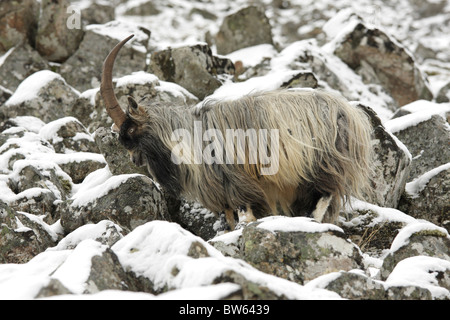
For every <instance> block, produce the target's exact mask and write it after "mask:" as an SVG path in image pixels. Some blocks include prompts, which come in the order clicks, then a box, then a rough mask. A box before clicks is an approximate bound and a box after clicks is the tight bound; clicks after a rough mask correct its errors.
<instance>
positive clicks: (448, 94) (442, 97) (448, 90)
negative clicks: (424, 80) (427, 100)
mask: <svg viewBox="0 0 450 320" xmlns="http://www.w3.org/2000/svg"><path fill="white" fill-rule="evenodd" d="M449 101H450V82H449V83H447V84H446V85H444V86H443V87H442V88H441V89H439V92H438V94H437V96H436V102H437V103H442V102H449Z"/></svg>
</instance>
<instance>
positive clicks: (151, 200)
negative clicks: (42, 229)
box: [61, 169, 170, 233]
mask: <svg viewBox="0 0 450 320" xmlns="http://www.w3.org/2000/svg"><path fill="white" fill-rule="evenodd" d="M102 170H103V171H102ZM104 170H107V169H101V170H97V171H96V173H97V174H96V175H95V174H91V176H90V180H89V181H85V183H86V184H88V186H89V184H90V183H91V180H92V179H96V178H97V179H98V178H99V177H100V178H103V179H104V177H105V171H104ZM106 176H107V175H106ZM94 181H95V180H94ZM81 190H82V191H81V192H79V193H77V194H75V195H74V196H73V197H72V198H71V199H70V200H69V201H67V202H65V203H64V205H63V206H62V208H61V225H62V227H63V228H64V231H65V232H66V233H69V232H72V231H74V230H75V229H77V228H78V227H80V226H82V225H84V224H86V223H98V222H100V221H102V220H105V219H108V220H111V221H113V222H114V223H117V224H118V225H119V226H120V227H122V228H123V229H124V230H125V231H126V232H129V231H131V230H133V229H134V228H136V227H137V226H139V225H141V224H144V223H146V222H148V221H152V220H156V219H163V220H170V217H169V216H168V212H167V206H166V203H165V201H164V198H163V195H162V192H161V191H160V190H159V188H158V187H157V186H156V185H155V183H154V182H153V181H152V180H151V179H150V178H148V177H145V176H142V175H139V174H134V175H119V176H112V177H109V178H107V179H106V180H105V182H103V183H102V184H99V185H96V186H95V187H93V188H89V187H86V186H85V185H82V186H81Z"/></svg>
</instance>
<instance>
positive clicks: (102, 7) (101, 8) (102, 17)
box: [81, 0, 116, 25]
mask: <svg viewBox="0 0 450 320" xmlns="http://www.w3.org/2000/svg"><path fill="white" fill-rule="evenodd" d="M115 17H116V13H115V7H114V4H111V3H109V2H107V1H102V2H97V1H95V0H94V1H93V2H91V3H89V6H87V7H85V8H83V9H82V10H81V19H82V21H83V23H85V24H86V25H90V24H104V23H108V22H110V21H112V20H114V19H115Z"/></svg>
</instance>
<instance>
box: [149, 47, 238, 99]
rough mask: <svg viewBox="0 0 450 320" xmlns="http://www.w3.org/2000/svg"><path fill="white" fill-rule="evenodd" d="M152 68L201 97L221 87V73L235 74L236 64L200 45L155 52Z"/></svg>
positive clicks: (151, 70)
mask: <svg viewBox="0 0 450 320" xmlns="http://www.w3.org/2000/svg"><path fill="white" fill-rule="evenodd" d="M149 70H150V72H152V73H154V74H155V75H156V76H157V77H158V78H159V79H161V80H164V81H170V82H175V83H177V84H179V85H180V86H182V87H183V88H185V89H186V90H188V91H189V92H191V93H192V94H193V95H195V96H196V97H197V98H199V99H200V100H202V99H203V98H205V97H206V96H207V95H210V94H212V93H213V92H214V91H215V90H216V89H217V88H219V87H220V86H221V81H220V80H219V78H218V76H219V75H221V74H229V75H233V74H234V65H233V63H232V62H231V60H228V59H224V58H219V57H216V56H213V55H212V52H211V49H210V48H209V46H208V45H206V44H198V45H194V46H185V47H178V48H173V49H171V48H169V49H166V50H162V51H156V52H153V53H152V56H151V60H150V65H149Z"/></svg>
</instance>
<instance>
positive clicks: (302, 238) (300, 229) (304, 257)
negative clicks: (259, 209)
mask: <svg viewBox="0 0 450 320" xmlns="http://www.w3.org/2000/svg"><path fill="white" fill-rule="evenodd" d="M241 255H242V258H243V259H244V260H245V261H246V262H248V263H250V264H251V265H252V266H254V267H255V268H257V269H259V270H261V271H264V272H266V273H270V274H273V275H275V276H277V277H281V278H284V279H289V280H291V281H295V282H298V283H300V284H303V283H306V282H308V281H310V280H312V279H314V278H316V277H318V276H320V275H323V274H326V273H330V272H334V271H339V270H346V271H348V270H351V269H355V268H358V267H359V266H360V264H361V260H362V257H361V255H360V252H359V250H358V248H357V247H356V246H355V245H354V244H352V243H351V242H349V241H348V240H346V236H345V234H344V233H343V231H342V229H340V228H338V227H336V226H334V225H331V224H319V223H317V222H315V221H313V220H312V219H308V218H304V217H298V218H275V219H266V220H264V219H263V221H259V222H256V223H252V224H249V225H248V226H247V227H245V228H244V230H243V232H242V246H241Z"/></svg>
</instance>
